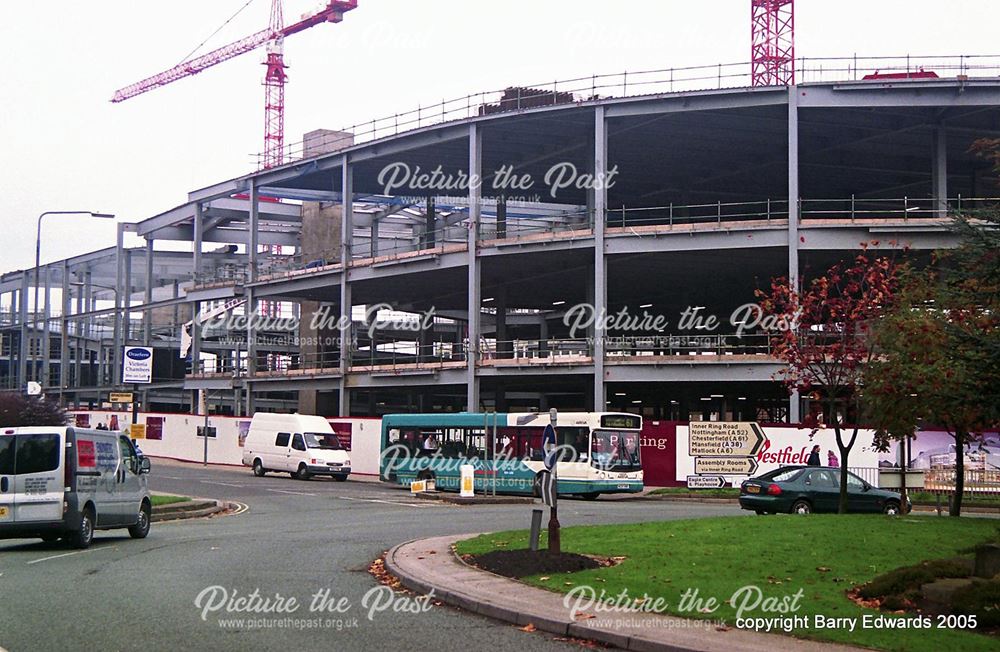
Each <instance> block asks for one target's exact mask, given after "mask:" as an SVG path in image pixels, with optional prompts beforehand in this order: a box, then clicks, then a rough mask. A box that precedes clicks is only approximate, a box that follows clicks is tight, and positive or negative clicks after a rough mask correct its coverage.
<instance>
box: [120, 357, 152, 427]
mask: <svg viewBox="0 0 1000 652" xmlns="http://www.w3.org/2000/svg"><path fill="white" fill-rule="evenodd" d="M124 348H125V355H123V356H122V384H123V385H127V384H128V383H132V395H131V396H130V398H131V403H132V425H135V423H136V421H138V420H139V403H138V402H137V401H136V400H135V395H136V394H137V393H138V390H139V385H148V384H150V383H151V382H153V348H152V347H149V346H126V347H124Z"/></svg>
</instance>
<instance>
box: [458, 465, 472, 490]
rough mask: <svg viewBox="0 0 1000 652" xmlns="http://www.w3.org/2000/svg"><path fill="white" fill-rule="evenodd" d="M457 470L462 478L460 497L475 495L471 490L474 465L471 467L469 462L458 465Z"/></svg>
mask: <svg viewBox="0 0 1000 652" xmlns="http://www.w3.org/2000/svg"><path fill="white" fill-rule="evenodd" d="M459 471H460V472H461V480H462V484H461V493H460V494H459V495H460V496H461V497H462V498H472V497H473V496H474V495H475V492H474V491H473V488H474V486H475V483H474V482H473V478H474V477H475V471H476V470H475V467H473V466H472V465H471V464H463V465H462V466H461V467H459Z"/></svg>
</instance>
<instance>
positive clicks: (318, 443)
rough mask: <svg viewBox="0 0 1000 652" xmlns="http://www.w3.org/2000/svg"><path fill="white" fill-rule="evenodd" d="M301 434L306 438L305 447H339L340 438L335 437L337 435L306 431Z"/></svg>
mask: <svg viewBox="0 0 1000 652" xmlns="http://www.w3.org/2000/svg"><path fill="white" fill-rule="evenodd" d="M303 436H304V437H305V439H306V448H318V449H320V450H326V451H337V450H340V449H341V446H340V440H338V439H337V435H331V434H329V433H322V432H307V433H305V435H303Z"/></svg>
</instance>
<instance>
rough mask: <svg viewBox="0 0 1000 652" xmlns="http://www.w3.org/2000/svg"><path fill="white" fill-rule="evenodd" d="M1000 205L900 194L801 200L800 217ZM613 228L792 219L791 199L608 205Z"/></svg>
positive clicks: (898, 215) (887, 215) (928, 216)
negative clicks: (613, 206) (887, 196)
mask: <svg viewBox="0 0 1000 652" xmlns="http://www.w3.org/2000/svg"><path fill="white" fill-rule="evenodd" d="M997 206H1000V197H962V196H961V195H959V196H957V197H952V198H948V199H944V200H940V201H939V200H936V199H933V198H930V197H896V198H877V199H867V198H858V197H856V196H852V197H845V198H835V199H812V198H806V199H800V200H799V219H800V220H802V221H808V220H831V221H833V220H838V221H851V222H853V221H864V220H869V221H886V222H890V221H892V222H898V221H902V222H906V221H918V220H943V219H946V218H947V217H948V215H950V214H953V213H964V214H971V215H975V213H976V212H978V211H984V210H990V209H995V208H996V207H997ZM606 219H607V225H608V227H609V228H616V227H618V228H630V227H631V228H636V229H641V227H644V226H674V225H697V224H707V225H711V224H726V223H731V222H764V223H767V222H771V221H772V220H787V219H788V200H787V199H764V200H759V201H748V202H721V201H719V202H713V203H706V204H667V205H665V206H643V207H632V208H630V207H627V206H623V207H621V208H615V209H609V210H608V211H607V214H606Z"/></svg>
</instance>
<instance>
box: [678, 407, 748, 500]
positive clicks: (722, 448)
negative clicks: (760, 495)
mask: <svg viewBox="0 0 1000 652" xmlns="http://www.w3.org/2000/svg"><path fill="white" fill-rule="evenodd" d="M764 440H765V436H764V431H763V430H761V428H760V426H758V425H757V424H756V423H755V422H723V421H692V422H691V425H690V426H689V430H688V454H689V455H691V456H692V457H694V473H695V475H689V476H688V478H687V485H688V489H709V488H713V489H714V488H716V487H723V486H725V483H726V477H725V476H731V475H739V476H744V475H745V476H751V475H753V474H754V472H755V471H756V470H757V459H756V455H757V452H758V451H760V447H761V446H762V445H763V443H764Z"/></svg>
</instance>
